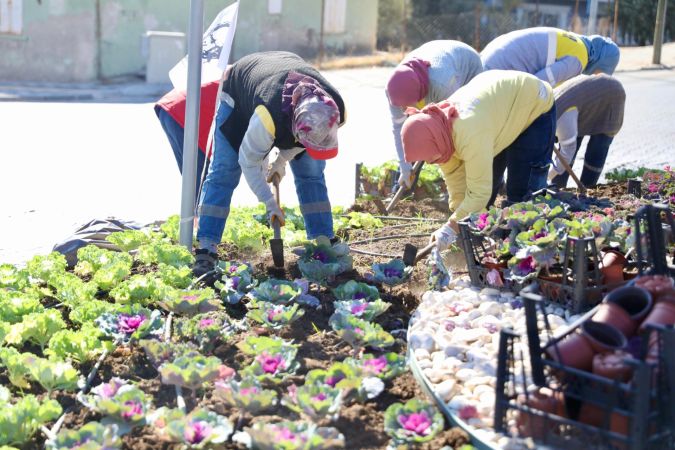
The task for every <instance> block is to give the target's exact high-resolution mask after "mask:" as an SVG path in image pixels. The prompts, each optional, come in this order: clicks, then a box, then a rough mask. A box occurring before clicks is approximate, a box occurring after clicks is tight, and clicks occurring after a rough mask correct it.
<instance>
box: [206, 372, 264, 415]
mask: <svg viewBox="0 0 675 450" xmlns="http://www.w3.org/2000/svg"><path fill="white" fill-rule="evenodd" d="M215 387H216V389H215V390H214V391H213V393H214V395H215V396H216V397H217V398H218V399H220V400H223V401H224V402H225V403H227V404H228V405H230V406H234V407H236V408H238V409H240V410H243V411H246V412H248V413H249V414H251V415H256V414H258V413H259V412H261V411H264V410H266V409H270V408H272V407H274V406H276V404H277V392H276V391H273V390H270V389H263V388H262V386H261V385H260V382H259V381H258V379H257V378H254V377H244V378H243V379H242V380H241V381H236V380H234V379H230V380H228V381H216V383H215Z"/></svg>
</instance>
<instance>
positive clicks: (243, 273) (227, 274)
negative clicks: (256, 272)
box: [214, 261, 256, 304]
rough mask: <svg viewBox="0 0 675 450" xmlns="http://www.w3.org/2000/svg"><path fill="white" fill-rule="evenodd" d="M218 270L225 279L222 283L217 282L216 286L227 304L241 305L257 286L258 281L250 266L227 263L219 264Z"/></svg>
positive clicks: (234, 262)
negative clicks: (244, 298)
mask: <svg viewBox="0 0 675 450" xmlns="http://www.w3.org/2000/svg"><path fill="white" fill-rule="evenodd" d="M218 268H219V269H220V270H221V271H222V272H223V277H222V280H221V281H216V283H215V285H214V286H215V287H216V288H217V289H219V290H220V296H221V297H222V299H223V300H225V301H226V302H227V303H230V304H235V303H239V301H240V300H241V299H242V297H243V296H244V295H246V293H248V292H249V291H250V290H251V289H252V288H253V287H254V286H255V283H256V280H255V278H253V271H252V268H251V266H250V265H249V264H242V263H238V262H236V261H226V262H224V263H223V262H221V263H219V264H218Z"/></svg>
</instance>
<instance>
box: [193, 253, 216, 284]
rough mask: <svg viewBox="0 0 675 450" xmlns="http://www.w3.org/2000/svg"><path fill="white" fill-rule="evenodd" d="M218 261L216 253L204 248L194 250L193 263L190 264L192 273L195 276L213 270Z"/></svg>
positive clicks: (200, 275)
mask: <svg viewBox="0 0 675 450" xmlns="http://www.w3.org/2000/svg"><path fill="white" fill-rule="evenodd" d="M217 263H218V255H216V254H215V253H213V252H210V251H208V250H207V249H205V248H200V249H197V250H195V263H194V265H193V266H192V274H193V275H194V276H195V277H198V278H199V277H202V276H204V275H205V274H207V273H209V272H213V271H214V269H215V268H216V264H217Z"/></svg>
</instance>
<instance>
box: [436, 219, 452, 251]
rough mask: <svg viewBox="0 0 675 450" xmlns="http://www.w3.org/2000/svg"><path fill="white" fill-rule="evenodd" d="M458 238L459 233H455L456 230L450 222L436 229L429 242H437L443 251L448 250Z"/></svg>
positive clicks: (437, 245)
mask: <svg viewBox="0 0 675 450" xmlns="http://www.w3.org/2000/svg"><path fill="white" fill-rule="evenodd" d="M456 240H457V233H455V230H453V229H452V227H450V225H449V224H447V223H444V224H443V226H442V227H440V228H439V229H438V230H436V231H434V233H433V234H432V235H431V239H429V242H430V243H431V242H436V249H438V251H439V252H442V251H443V250H447V249H448V247H450V246H451V245H452V244H453V243H454V242H455V241H456Z"/></svg>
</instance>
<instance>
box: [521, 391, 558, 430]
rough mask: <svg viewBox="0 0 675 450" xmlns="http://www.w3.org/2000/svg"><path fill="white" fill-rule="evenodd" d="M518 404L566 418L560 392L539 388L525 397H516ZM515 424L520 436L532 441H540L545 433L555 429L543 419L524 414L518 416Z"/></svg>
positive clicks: (549, 422) (552, 424)
mask: <svg viewBox="0 0 675 450" xmlns="http://www.w3.org/2000/svg"><path fill="white" fill-rule="evenodd" d="M518 403H520V404H523V405H526V406H528V407H530V408H532V409H536V410H537V411H542V412H545V413H548V414H554V415H556V416H560V417H567V412H566V410H565V396H564V395H563V394H562V392H558V391H553V390H551V389H549V388H539V389H538V390H536V391H534V392H532V393H531V394H530V395H529V396H527V397H526V396H525V395H523V394H521V395H519V396H518ZM516 424H517V426H518V432H519V434H520V435H522V436H529V437H532V438H534V439H542V438H543V437H544V436H545V435H546V432H547V431H549V430H551V429H553V428H554V427H555V424H554V423H553V422H551V421H548V420H547V419H546V418H545V417H541V416H538V415H535V414H528V413H524V412H520V413H519V414H518V418H517V419H516Z"/></svg>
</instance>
